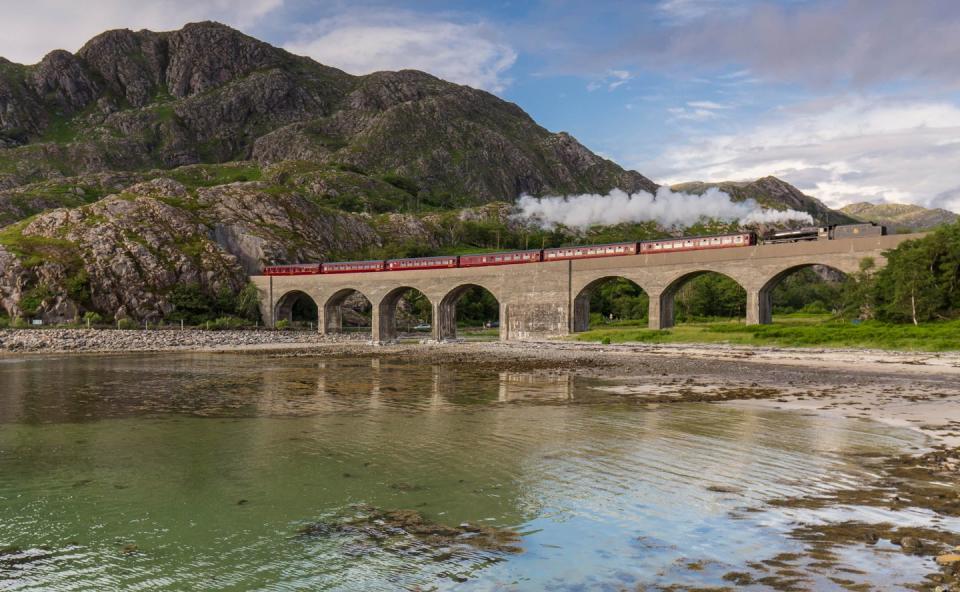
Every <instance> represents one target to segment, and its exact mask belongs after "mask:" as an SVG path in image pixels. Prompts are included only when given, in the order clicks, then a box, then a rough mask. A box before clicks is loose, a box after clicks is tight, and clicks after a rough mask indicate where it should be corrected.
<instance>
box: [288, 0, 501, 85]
mask: <svg viewBox="0 0 960 592" xmlns="http://www.w3.org/2000/svg"><path fill="white" fill-rule="evenodd" d="M284 47H285V48H286V49H287V50H289V51H292V52H294V53H298V54H303V55H308V56H310V57H312V58H314V59H315V60H317V61H319V62H322V63H324V64H327V65H330V66H335V67H337V68H341V69H343V70H346V71H347V72H350V73H352V74H369V73H371V72H376V71H379V70H402V69H416V70H424V71H426V72H429V73H431V74H433V75H435V76H439V77H440V78H443V79H445V80H450V81H452V82H457V83H460V84H467V85H470V86H473V87H477V88H483V89H487V90H490V91H494V92H499V91H502V90H503V89H504V88H505V87H506V86H507V85H508V84H509V80H508V79H507V78H506V77H505V76H506V72H507V70H509V69H510V67H511V66H513V64H514V62H515V61H516V59H517V53H516V52H515V51H514V50H513V48H511V47H510V46H509V45H507V44H506V43H503V42H501V41H499V40H498V39H497V36H496V34H495V33H494V32H493V31H491V30H490V29H489V28H488V27H486V26H485V25H483V24H459V23H454V22H450V21H444V20H431V19H429V18H425V17H423V16H422V15H412V14H408V13H403V12H396V11H393V12H391V13H390V15H389V16H384V15H374V14H363V15H359V14H355V15H344V16H338V17H334V18H330V19H324V20H322V21H320V22H318V23H316V24H314V25H311V26H307V27H303V28H301V30H300V31H299V32H298V34H297V35H296V38H295V39H294V40H293V41H291V42H289V43H287V44H286V45H285V46H284Z"/></svg>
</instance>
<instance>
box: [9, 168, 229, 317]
mask: <svg viewBox="0 0 960 592" xmlns="http://www.w3.org/2000/svg"><path fill="white" fill-rule="evenodd" d="M177 185H178V184H176V183H174V182H172V181H168V180H158V181H152V182H149V183H146V184H143V185H138V186H134V187H133V188H131V189H130V190H128V191H127V192H125V193H123V194H120V195H114V196H110V197H107V198H105V199H103V200H101V201H99V202H97V203H95V204H92V205H89V206H84V207H81V208H74V209H58V210H53V211H51V212H47V213H45V214H42V215H40V216H38V217H36V218H34V219H32V220H31V221H29V222H28V223H24V224H18V225H16V226H14V227H8V228H7V229H6V230H5V234H6V236H5V241H4V242H5V245H6V246H4V247H0V261H3V265H2V267H0V304H2V306H3V308H4V309H5V310H6V312H7V313H8V314H10V315H11V316H23V315H30V316H36V317H39V318H42V319H44V320H46V321H56V322H63V321H69V320H73V319H74V317H76V316H77V314H78V313H79V312H81V311H82V310H96V311H101V312H103V313H106V314H108V315H110V316H113V317H116V318H126V317H131V318H135V319H150V318H162V317H163V316H165V315H167V314H169V313H170V312H172V305H171V303H170V301H169V300H168V299H167V295H169V293H170V291H171V290H172V289H173V288H175V287H176V286H178V285H196V286H198V287H199V288H200V289H201V290H203V291H205V292H208V293H211V294H215V293H218V292H219V291H221V290H225V289H226V290H230V291H235V290H238V289H239V288H240V287H242V286H243V284H244V282H245V279H244V275H243V273H242V271H241V270H240V266H239V265H238V264H237V260H236V257H234V256H233V255H231V254H230V253H228V252H226V251H225V250H223V249H221V248H220V247H219V246H218V245H217V244H216V243H215V242H214V241H213V240H212V238H211V237H210V236H209V231H208V229H207V227H205V226H204V225H202V224H199V223H198V222H197V221H196V220H194V219H192V217H191V216H190V215H189V213H188V212H185V211H183V210H182V209H180V208H177V207H174V206H171V205H169V204H167V203H164V202H163V201H162V200H161V199H159V198H158V196H162V197H165V198H170V197H174V198H175V197H177V196H178V195H180V194H179V193H178V191H179V190H182V187H179V188H178V186H177ZM14 254H17V255H19V256H18V257H14V256H13V255H14Z"/></svg>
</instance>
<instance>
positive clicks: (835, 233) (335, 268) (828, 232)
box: [263, 222, 887, 276]
mask: <svg viewBox="0 0 960 592" xmlns="http://www.w3.org/2000/svg"><path fill="white" fill-rule="evenodd" d="M886 234H887V228H886V227H885V226H880V225H878V224H875V223H873V222H870V223H864V224H842V225H834V226H810V227H806V228H798V229H794V230H781V231H777V232H769V233H765V234H764V235H763V236H760V235H758V234H757V233H756V232H740V233H736V234H719V235H712V236H686V237H680V238H667V239H657V240H647V241H632V242H626V243H611V244H606V245H583V246H579V247H556V248H551V249H537V250H526V251H507V252H503V253H482V254H476V255H459V256H457V255H440V256H438V257H411V258H405V259H387V260H373V261H337V262H330V263H302V264H295V265H269V266H267V267H264V268H263V275H276V276H280V275H316V274H330V273H364V272H374V271H402V270H419V269H444V268H450V267H486V266H491V265H517V264H523V263H539V262H544V261H566V260H570V259H592V258H595V257H621V256H625V255H638V254H640V255H655V254H659V253H676V252H680V251H699V250H703V249H730V248H736V247H749V246H751V245H757V244H778V243H795V242H801V241H820V240H837V239H850V238H863V237H871V236H884V235H886Z"/></svg>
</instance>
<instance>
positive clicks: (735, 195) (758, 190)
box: [670, 177, 856, 225]
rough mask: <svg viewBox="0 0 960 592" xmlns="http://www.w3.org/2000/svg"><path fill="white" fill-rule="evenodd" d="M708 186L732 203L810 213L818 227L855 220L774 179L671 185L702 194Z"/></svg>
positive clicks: (684, 190) (694, 182)
mask: <svg viewBox="0 0 960 592" xmlns="http://www.w3.org/2000/svg"><path fill="white" fill-rule="evenodd" d="M711 187H716V188H718V189H720V190H721V191H724V192H726V193H727V194H729V195H730V197H731V198H732V199H733V200H734V201H744V200H747V199H753V200H755V201H757V203H759V204H760V205H763V206H766V207H769V208H773V209H777V210H784V209H790V210H797V211H799V212H807V213H808V214H810V215H811V216H812V217H813V219H814V221H815V222H816V223H817V224H823V225H830V224H848V223H850V222H854V221H856V220H855V219H854V218H853V217H851V216H850V215H848V214H845V213H843V212H838V211H836V210H832V209H830V208H829V207H827V205H826V204H824V203H823V202H822V201H820V200H819V199H817V198H815V197H811V196H809V195H806V194H804V193H803V192H802V191H800V190H799V189H797V188H796V187H794V186H793V185H791V184H789V183H787V182H786V181H783V180H781V179H778V178H776V177H763V178H761V179H757V180H755V181H720V182H717V183H704V182H701V181H693V182H689V183H679V184H677V185H672V186H671V187H670V189H672V190H673V191H683V192H685V193H694V194H701V193H704V192H705V191H706V190H707V189H709V188H711Z"/></svg>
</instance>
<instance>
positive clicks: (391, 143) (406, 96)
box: [0, 22, 656, 203]
mask: <svg viewBox="0 0 960 592" xmlns="http://www.w3.org/2000/svg"><path fill="white" fill-rule="evenodd" d="M45 141H48V142H49V141H54V142H56V144H57V145H56V147H55V148H44V149H39V146H41V145H42V142H45ZM0 146H7V147H8V148H7V149H6V150H5V153H2V154H0V188H3V187H11V186H13V185H21V184H24V183H29V182H34V181H37V180H42V179H50V178H54V177H60V176H73V175H78V174H84V173H89V172H94V171H106V170H114V171H116V170H134V169H142V168H149V167H154V166H156V167H164V168H168V167H174V166H180V165H186V164H192V163H199V162H224V161H230V160H243V159H247V158H251V157H252V158H254V159H256V160H257V161H259V162H261V163H264V164H270V163H276V162H280V161H285V160H292V159H296V160H304V159H309V160H314V161H322V162H341V163H351V164H353V165H355V166H358V167H361V168H363V169H365V170H367V171H370V172H375V173H382V174H386V173H390V174H401V175H404V176H407V177H409V178H410V179H412V180H413V181H414V182H415V183H416V184H417V185H418V186H419V188H420V189H421V190H422V191H425V192H428V193H434V194H439V195H452V196H455V197H456V198H457V199H458V200H459V201H460V203H484V202H490V201H495V200H512V199H514V198H515V197H516V196H517V195H518V194H520V193H522V192H529V193H534V194H540V193H575V192H582V191H594V192H604V191H608V190H610V189H612V188H614V187H620V188H622V189H625V190H628V191H635V190H638V189H646V190H651V189H655V188H656V185H655V184H654V183H652V182H651V181H650V180H649V179H646V178H645V177H643V176H642V175H640V174H639V173H636V172H634V171H625V170H623V169H622V168H620V167H619V166H617V165H616V164H614V163H612V162H610V161H608V160H605V159H602V158H600V157H598V156H597V155H595V154H593V153H592V152H590V151H589V150H587V149H586V148H584V147H583V146H582V145H581V144H579V143H578V142H577V141H576V140H575V139H573V138H572V137H570V136H569V135H566V134H552V133H550V132H548V131H547V130H545V129H543V128H542V127H540V126H538V125H537V124H536V123H535V122H534V121H533V120H532V119H530V117H529V116H528V115H527V114H526V113H524V112H523V111H522V110H521V109H520V108H519V107H517V106H516V105H513V104H511V103H507V102H505V101H503V100H501V99H499V98H497V97H495V96H493V95H491V94H489V93H486V92H483V91H479V90H476V89H472V88H469V87H465V86H459V85H456V84H451V83H448V82H445V81H443V80H440V79H438V78H435V77H433V76H430V75H428V74H425V73H423V72H416V71H402V72H378V73H375V74H371V75H368V76H351V75H348V74H346V73H344V72H342V71H340V70H337V69H335V68H329V67H327V66H323V65H321V64H318V63H316V62H314V61H312V60H310V59H308V58H303V57H299V56H295V55H292V54H290V53H288V52H286V51H284V50H281V49H278V48H275V47H272V46H270V45H268V44H266V43H263V42H261V41H258V40H256V39H253V38H251V37H248V36H246V35H243V34H242V33H239V32H238V31H235V30H233V29H231V28H229V27H226V26H224V25H220V24H218V23H210V22H205V23H194V24H190V25H186V26H185V27H184V28H183V29H181V30H179V31H173V32H167V33H154V32H151V31H138V32H132V31H126V30H120V31H108V32H106V33H103V34H101V35H99V36H97V37H95V38H94V39H92V40H90V41H89V42H88V43H87V44H86V45H85V46H84V47H83V48H82V49H81V50H80V51H79V52H77V55H76V56H74V55H71V54H70V53H68V52H65V51H55V52H52V53H51V54H50V55H48V56H47V57H46V58H44V60H43V61H42V62H41V63H39V64H37V65H34V66H20V65H17V64H12V63H10V62H6V61H2V62H0ZM17 146H18V147H17ZM11 147H12V148H11Z"/></svg>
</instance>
